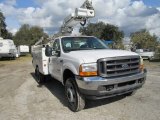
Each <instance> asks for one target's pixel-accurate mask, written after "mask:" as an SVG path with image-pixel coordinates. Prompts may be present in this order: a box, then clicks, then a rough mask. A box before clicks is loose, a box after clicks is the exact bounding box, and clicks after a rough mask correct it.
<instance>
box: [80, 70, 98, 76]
mask: <svg viewBox="0 0 160 120" xmlns="http://www.w3.org/2000/svg"><path fill="white" fill-rule="evenodd" d="M79 75H80V76H82V77H84V76H85V77H89V76H97V71H95V72H79Z"/></svg>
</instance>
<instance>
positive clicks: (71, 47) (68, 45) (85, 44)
mask: <svg viewBox="0 0 160 120" xmlns="http://www.w3.org/2000/svg"><path fill="white" fill-rule="evenodd" d="M62 47H63V51H64V52H70V51H75V50H92V49H108V47H107V46H106V45H105V44H104V43H103V42H102V41H101V40H99V39H97V38H95V37H64V38H62Z"/></svg>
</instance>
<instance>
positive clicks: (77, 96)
mask: <svg viewBox="0 0 160 120" xmlns="http://www.w3.org/2000/svg"><path fill="white" fill-rule="evenodd" d="M33 49H34V50H35V51H34V50H33V52H32V55H33V66H34V68H35V73H36V76H37V78H38V82H39V83H41V82H42V81H43V80H44V75H51V76H52V77H53V78H55V79H56V80H58V81H60V82H61V83H62V84H63V85H64V86H65V95H66V97H67V100H68V103H69V108H70V109H71V110H72V111H79V110H81V109H83V108H84V106H85V99H102V98H107V97H113V96H116V95H122V94H131V93H133V92H134V91H135V90H137V89H138V88H141V87H142V85H143V84H144V82H145V80H146V70H144V66H143V60H142V58H141V57H140V56H139V55H138V54H137V53H134V52H129V51H123V50H112V49H108V48H107V46H106V45H105V44H104V43H103V42H102V41H101V40H99V39H97V38H95V37H92V36H90V37H89V36H81V37H71V36H61V37H58V38H55V40H54V42H51V44H50V47H49V46H46V47H45V46H43V47H39V46H35V48H33Z"/></svg>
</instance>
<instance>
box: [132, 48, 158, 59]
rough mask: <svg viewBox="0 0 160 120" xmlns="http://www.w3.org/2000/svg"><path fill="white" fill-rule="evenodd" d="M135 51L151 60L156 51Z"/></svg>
mask: <svg viewBox="0 0 160 120" xmlns="http://www.w3.org/2000/svg"><path fill="white" fill-rule="evenodd" d="M135 52H136V53H138V54H139V55H140V56H141V57H142V58H143V59H146V60H151V59H152V58H153V56H154V53H155V52H153V51H150V50H149V49H136V51H135Z"/></svg>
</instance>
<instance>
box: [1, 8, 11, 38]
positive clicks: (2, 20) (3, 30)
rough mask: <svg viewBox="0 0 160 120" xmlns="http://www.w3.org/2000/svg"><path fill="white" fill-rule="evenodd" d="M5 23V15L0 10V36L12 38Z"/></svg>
mask: <svg viewBox="0 0 160 120" xmlns="http://www.w3.org/2000/svg"><path fill="white" fill-rule="evenodd" d="M6 26H7V25H6V23H5V17H4V15H3V13H2V12H1V11H0V37H2V38H4V39H6V38H7V39H12V34H11V33H10V32H8V31H7V29H6Z"/></svg>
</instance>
